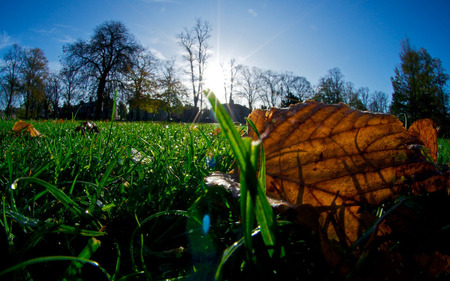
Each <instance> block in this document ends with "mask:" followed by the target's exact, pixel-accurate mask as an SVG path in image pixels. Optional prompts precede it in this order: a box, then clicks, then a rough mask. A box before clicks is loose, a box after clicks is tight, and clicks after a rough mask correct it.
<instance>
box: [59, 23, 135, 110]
mask: <svg viewBox="0 0 450 281" xmlns="http://www.w3.org/2000/svg"><path fill="white" fill-rule="evenodd" d="M141 48H142V47H141V46H140V45H139V44H138V43H137V42H136V40H135V38H134V36H132V34H130V33H129V31H128V29H127V28H126V27H125V25H124V24H123V23H121V22H118V21H107V22H105V23H103V24H101V25H100V26H98V27H97V28H96V29H95V31H94V34H93V35H92V37H91V39H90V40H89V41H81V40H80V41H77V42H75V43H71V44H68V45H66V46H64V48H63V51H64V55H65V57H64V59H65V60H68V61H70V63H69V64H74V65H77V66H78V68H79V69H83V70H84V73H85V74H86V75H88V76H90V77H95V87H96V98H97V99H96V110H95V111H96V112H95V114H96V118H103V117H104V116H103V113H104V112H103V105H104V101H105V98H107V92H108V91H109V92H111V91H113V90H114V89H113V87H115V86H116V85H114V83H112V82H115V83H116V84H117V83H118V82H120V79H117V76H118V75H120V74H123V73H126V71H127V70H128V69H129V66H130V64H132V63H133V61H134V56H135V55H136V54H137V53H138V52H139V50H141ZM108 84H109V85H108Z"/></svg>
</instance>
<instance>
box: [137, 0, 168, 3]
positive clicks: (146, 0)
mask: <svg viewBox="0 0 450 281" xmlns="http://www.w3.org/2000/svg"><path fill="white" fill-rule="evenodd" d="M141 1H142V2H144V3H177V1H175V0H141Z"/></svg>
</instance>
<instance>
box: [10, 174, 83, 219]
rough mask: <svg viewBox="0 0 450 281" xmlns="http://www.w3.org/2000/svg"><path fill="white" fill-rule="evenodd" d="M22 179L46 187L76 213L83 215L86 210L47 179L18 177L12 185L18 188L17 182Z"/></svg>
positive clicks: (13, 187)
mask: <svg viewBox="0 0 450 281" xmlns="http://www.w3.org/2000/svg"><path fill="white" fill-rule="evenodd" d="M22 180H25V181H28V182H32V183H35V184H38V185H41V186H43V187H45V188H46V189H47V190H48V191H49V192H50V193H51V194H52V195H53V196H54V197H55V198H56V199H58V200H59V201H61V203H62V204H64V206H66V207H67V208H68V209H69V210H70V211H71V212H72V213H74V214H75V215H77V216H80V217H81V216H83V214H84V212H83V210H82V209H81V207H80V206H78V204H77V203H75V202H74V201H73V200H72V199H70V197H69V196H67V195H66V194H65V193H64V192H62V191H61V190H60V189H58V188H57V187H56V186H54V185H52V184H50V183H48V182H46V181H43V180H41V179H38V178H33V177H22V178H18V179H16V180H15V181H14V183H13V184H12V185H11V188H12V189H16V187H17V183H18V182H19V181H22Z"/></svg>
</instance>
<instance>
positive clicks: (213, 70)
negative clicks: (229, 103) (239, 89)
mask: <svg viewBox="0 0 450 281" xmlns="http://www.w3.org/2000/svg"><path fill="white" fill-rule="evenodd" d="M224 83H225V75H224V71H223V68H222V67H221V66H220V64H219V63H213V64H211V65H209V66H208V67H207V68H206V69H205V85H204V89H210V90H211V91H213V92H214V94H215V95H216V97H218V98H219V100H220V101H221V102H225V90H224Z"/></svg>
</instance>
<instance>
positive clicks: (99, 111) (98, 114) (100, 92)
mask: <svg viewBox="0 0 450 281" xmlns="http://www.w3.org/2000/svg"><path fill="white" fill-rule="evenodd" d="M105 87H106V77H103V76H102V77H100V81H99V83H98V88H97V100H96V102H95V119H98V120H100V119H103V101H104V96H105Z"/></svg>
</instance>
